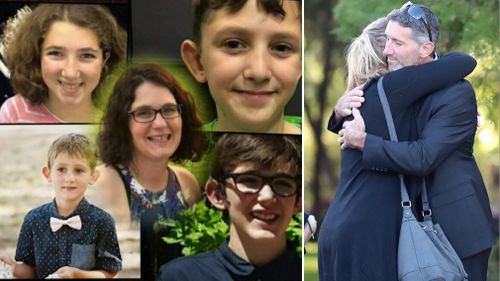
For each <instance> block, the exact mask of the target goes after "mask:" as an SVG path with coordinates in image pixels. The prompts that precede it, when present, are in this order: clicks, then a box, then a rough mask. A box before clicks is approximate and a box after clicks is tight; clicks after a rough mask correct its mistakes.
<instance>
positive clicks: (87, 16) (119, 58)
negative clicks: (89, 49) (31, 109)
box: [5, 4, 127, 105]
mask: <svg viewBox="0 0 500 281" xmlns="http://www.w3.org/2000/svg"><path fill="white" fill-rule="evenodd" d="M57 21H60V22H69V23H72V24H74V25H76V26H79V27H82V28H87V29H89V30H91V31H92V32H93V33H94V34H95V36H96V38H97V40H99V47H100V48H101V49H102V52H103V59H104V58H106V55H109V58H108V60H107V61H106V64H105V66H104V69H103V71H102V73H101V79H100V81H99V85H101V84H102V83H101V82H102V81H103V80H104V79H105V78H106V77H107V75H108V74H109V73H111V72H112V71H114V70H115V68H117V67H119V66H120V65H122V64H123V63H124V62H125V58H126V52H127V33H126V32H125V31H124V30H123V28H121V27H120V26H119V25H118V23H117V21H116V19H115V18H114V17H113V15H112V14H111V13H110V12H109V11H108V9H106V8H105V7H103V6H99V5H77V4H40V5H39V6H37V7H36V8H35V9H34V10H33V12H31V13H30V14H29V15H27V16H26V17H25V18H23V20H22V21H21V23H20V24H19V27H17V28H16V31H15V34H14V35H13V38H12V41H10V42H9V44H8V46H7V49H6V55H5V60H6V63H7V67H8V68H9V71H10V73H11V83H12V87H13V89H14V91H15V92H16V93H18V94H20V95H22V96H23V97H25V98H26V99H27V100H28V101H29V102H30V103H32V104H34V105H39V104H42V103H43V102H45V101H46V100H47V98H48V96H49V91H48V88H47V86H46V85H45V83H44V81H43V78H42V71H41V67H40V61H41V56H42V44H43V41H44V39H45V37H46V35H47V32H48V31H49V29H50V27H51V26H52V24H53V23H54V22H57ZM99 85H98V87H97V89H95V90H94V91H93V92H92V99H93V101H94V103H96V102H97V99H98V97H97V93H98V92H99Z"/></svg>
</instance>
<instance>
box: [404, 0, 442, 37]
mask: <svg viewBox="0 0 500 281" xmlns="http://www.w3.org/2000/svg"><path fill="white" fill-rule="evenodd" d="M406 8H408V10H407V12H408V14H409V15H410V16H411V17H412V18H414V19H416V20H420V21H422V22H423V23H424V26H425V29H427V34H429V41H431V42H434V41H432V34H431V29H430V28H429V24H428V23H427V20H426V19H425V12H424V10H423V9H422V8H421V7H420V6H418V5H416V4H413V3H412V2H411V1H408V2H406V3H405V4H404V5H403V6H401V8H400V10H404V9H406Z"/></svg>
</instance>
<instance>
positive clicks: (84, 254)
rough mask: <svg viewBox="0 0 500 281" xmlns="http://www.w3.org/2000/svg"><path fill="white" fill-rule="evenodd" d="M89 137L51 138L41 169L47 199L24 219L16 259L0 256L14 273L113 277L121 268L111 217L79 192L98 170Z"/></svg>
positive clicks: (31, 275) (93, 179) (69, 276)
mask: <svg viewBox="0 0 500 281" xmlns="http://www.w3.org/2000/svg"><path fill="white" fill-rule="evenodd" d="M96 162H97V160H96V155H95V150H94V149H93V146H92V145H91V142H90V141H89V139H88V138H87V137H85V136H83V135H79V134H67V135H63V136H61V137H59V138H58V139H57V140H55V141H54V142H53V143H52V146H51V147H50V149H49V153H48V165H47V166H46V167H43V169H42V173H43V175H44V177H45V178H46V179H47V181H48V182H49V183H51V184H52V185H53V186H54V189H55V198H54V200H53V201H52V202H50V203H47V204H44V205H42V206H39V207H37V208H35V209H33V210H31V211H30V212H29V213H28V214H27V215H26V217H25V218H24V222H23V225H22V227H21V233H20V234H19V240H18V243H17V249H16V257H15V258H16V261H17V262H16V261H14V260H12V259H10V258H7V257H5V256H0V261H3V262H5V263H6V264H8V265H10V266H11V269H12V272H13V275H14V277H17V278H46V277H47V276H49V275H51V277H59V278H112V277H114V276H115V275H116V274H117V272H118V271H120V270H121V269H122V261H121V255H120V248H119V245H118V239H117V236H116V229H115V222H114V220H113V218H112V217H111V216H110V215H109V214H108V213H106V212H105V211H103V210H101V209H99V208H97V207H95V206H94V205H92V204H90V203H89V202H88V201H87V200H86V199H85V197H84V195H85V191H86V190H87V186H88V185H89V184H93V183H94V182H95V181H96V180H97V178H98V176H99V174H98V172H97V171H96V170H95V166H96Z"/></svg>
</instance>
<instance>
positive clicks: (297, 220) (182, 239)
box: [159, 199, 302, 256]
mask: <svg viewBox="0 0 500 281" xmlns="http://www.w3.org/2000/svg"><path fill="white" fill-rule="evenodd" d="M223 217H224V215H223V212H221V211H219V210H216V209H214V208H211V207H208V206H207V201H206V199H204V200H202V201H200V202H199V203H197V204H195V205H193V206H192V207H190V208H189V209H186V210H184V211H182V212H180V213H179V214H178V215H177V217H176V218H175V219H167V220H163V221H160V222H159V224H160V225H161V226H166V227H168V228H169V229H170V231H169V233H168V234H167V236H165V237H163V241H165V242H166V243H168V244H180V245H181V246H182V254H183V255H184V256H191V255H194V254H197V253H202V252H208V251H213V250H215V249H217V248H218V247H219V245H220V244H221V243H222V242H223V241H224V240H226V239H227V238H228V236H229V226H228V225H227V224H226V223H225V222H224V219H223ZM286 235H287V239H288V240H289V241H292V243H294V245H296V249H297V253H299V254H302V242H301V241H302V214H298V215H295V216H294V217H293V219H292V220H291V221H290V225H289V226H288V229H287V230H286Z"/></svg>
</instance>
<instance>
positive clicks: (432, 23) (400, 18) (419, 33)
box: [387, 4, 439, 49]
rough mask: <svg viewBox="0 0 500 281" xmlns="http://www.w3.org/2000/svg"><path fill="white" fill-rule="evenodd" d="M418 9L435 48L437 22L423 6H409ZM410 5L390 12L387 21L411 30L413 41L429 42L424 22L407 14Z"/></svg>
mask: <svg viewBox="0 0 500 281" xmlns="http://www.w3.org/2000/svg"><path fill="white" fill-rule="evenodd" d="M411 5H415V6H418V7H420V8H421V9H422V10H423V12H424V15H423V18H424V19H425V21H427V26H428V27H429V30H430V31H431V35H432V36H431V37H432V43H434V46H435V48H436V49H437V46H438V44H439V20H438V18H437V17H436V16H435V15H434V13H433V12H432V11H431V10H430V9H429V8H427V7H426V6H424V5H418V4H411ZM411 5H404V6H403V7H401V8H400V9H396V10H392V11H391V12H390V13H389V14H388V15H387V20H388V21H395V22H397V23H399V24H400V25H401V26H404V27H409V28H411V29H412V34H413V37H414V39H415V40H416V41H417V42H419V43H423V42H426V41H429V33H428V32H427V28H426V27H425V24H424V21H423V20H421V19H416V18H414V17H413V16H411V15H410V14H409V13H408V9H409V8H410V7H411Z"/></svg>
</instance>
